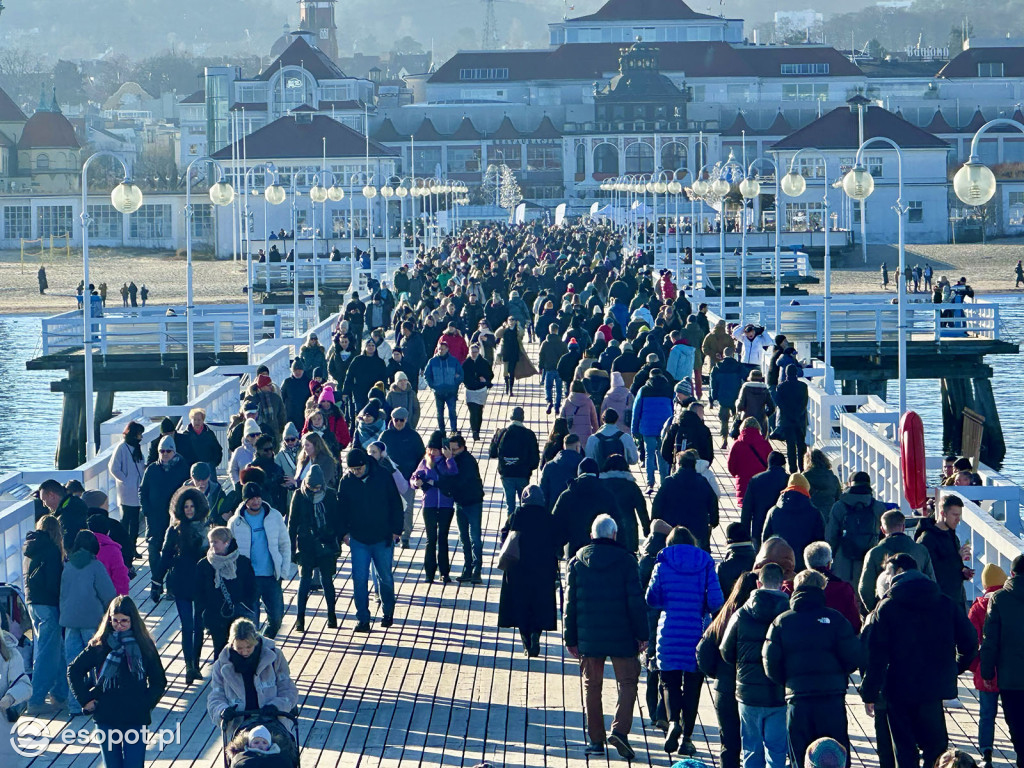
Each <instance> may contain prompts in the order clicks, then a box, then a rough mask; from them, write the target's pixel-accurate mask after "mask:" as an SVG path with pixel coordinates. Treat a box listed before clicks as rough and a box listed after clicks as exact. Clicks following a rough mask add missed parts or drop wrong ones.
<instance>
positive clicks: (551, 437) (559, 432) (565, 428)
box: [540, 416, 569, 469]
mask: <svg viewBox="0 0 1024 768" xmlns="http://www.w3.org/2000/svg"><path fill="white" fill-rule="evenodd" d="M568 434H569V422H568V420H567V419H566V418H565V417H564V416H557V417H555V420H554V422H553V423H552V424H551V431H550V432H549V433H548V439H547V442H546V443H544V450H543V452H542V453H541V457H540V466H541V469H543V468H544V465H545V464H547V463H548V462H549V461H551V460H552V459H553V458H555V456H557V455H558V452H559V451H560V450H562V446H563V445H564V443H565V436H566V435H568Z"/></svg>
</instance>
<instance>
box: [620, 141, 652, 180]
mask: <svg viewBox="0 0 1024 768" xmlns="http://www.w3.org/2000/svg"><path fill="white" fill-rule="evenodd" d="M626 173H654V149H653V148H652V147H651V145H650V144H645V143H644V142H642V141H637V142H634V143H633V144H630V145H629V146H628V147H626Z"/></svg>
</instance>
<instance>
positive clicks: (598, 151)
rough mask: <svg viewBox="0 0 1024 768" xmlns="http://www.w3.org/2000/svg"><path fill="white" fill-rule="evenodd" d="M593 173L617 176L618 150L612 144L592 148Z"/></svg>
mask: <svg viewBox="0 0 1024 768" xmlns="http://www.w3.org/2000/svg"><path fill="white" fill-rule="evenodd" d="M594 173H595V174H598V173H601V174H607V175H610V176H618V175H619V150H618V148H617V147H616V146H615V145H614V144H608V143H607V142H605V143H603V144H598V145H597V146H596V147H595V148H594Z"/></svg>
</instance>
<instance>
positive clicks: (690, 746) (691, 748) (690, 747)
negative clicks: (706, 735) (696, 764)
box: [679, 739, 697, 757]
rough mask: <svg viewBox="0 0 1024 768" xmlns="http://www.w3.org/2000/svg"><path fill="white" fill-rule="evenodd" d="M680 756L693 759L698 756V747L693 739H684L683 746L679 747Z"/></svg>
mask: <svg viewBox="0 0 1024 768" xmlns="http://www.w3.org/2000/svg"><path fill="white" fill-rule="evenodd" d="M679 754H680V755H686V756H687V757H693V756H694V755H696V754H697V747H696V745H695V744H694V743H693V740H692V739H683V744H682V746H681V747H679Z"/></svg>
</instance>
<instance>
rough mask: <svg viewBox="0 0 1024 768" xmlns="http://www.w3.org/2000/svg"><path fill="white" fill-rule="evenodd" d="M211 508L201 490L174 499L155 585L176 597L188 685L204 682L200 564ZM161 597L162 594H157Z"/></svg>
mask: <svg viewBox="0 0 1024 768" xmlns="http://www.w3.org/2000/svg"><path fill="white" fill-rule="evenodd" d="M209 514H210V506H209V504H208V503H207V501H206V495H205V494H204V493H203V492H202V491H200V490H199V489H198V488H188V487H185V488H180V489H178V490H177V491H176V492H175V494H174V496H172V497H171V517H172V519H173V521H174V522H173V523H172V524H171V526H170V527H169V528H168V529H167V534H166V535H165V536H164V545H163V548H162V549H161V551H160V561H159V563H158V565H157V570H156V571H154V573H153V583H154V584H159V585H161V586H162V585H163V583H164V581H165V580H166V582H167V589H168V590H170V592H171V593H172V594H173V595H174V605H175V607H176V608H177V610H178V618H179V619H180V620H181V650H182V655H183V656H184V657H185V671H186V678H185V684H186V685H191V684H192V683H194V682H195V681H196V680H201V679H202V677H203V676H202V674H201V673H200V672H199V657H200V656H201V655H202V650H203V606H202V604H201V603H200V601H199V589H198V578H199V577H198V573H199V561H200V560H202V558H203V555H204V554H205V553H206V547H207V546H208V542H207V540H206V532H207V527H208V526H209ZM157 596H158V597H159V592H158V593H157Z"/></svg>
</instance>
